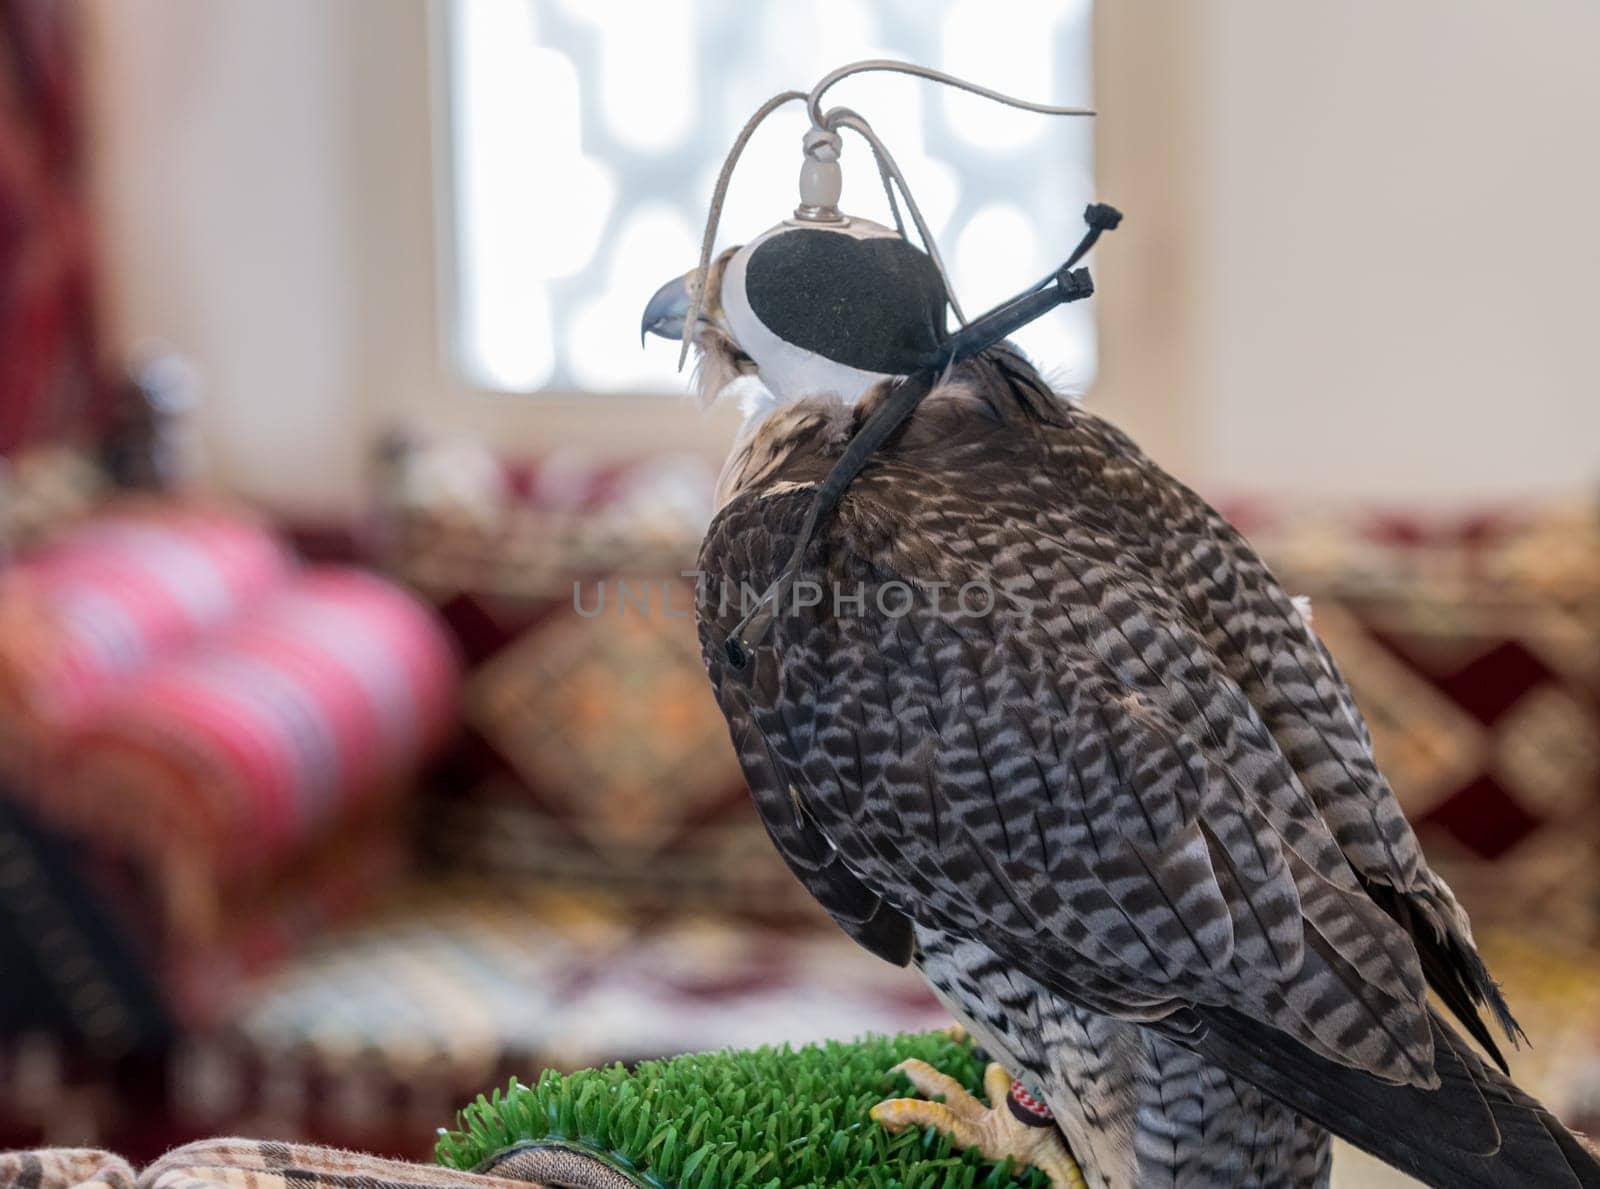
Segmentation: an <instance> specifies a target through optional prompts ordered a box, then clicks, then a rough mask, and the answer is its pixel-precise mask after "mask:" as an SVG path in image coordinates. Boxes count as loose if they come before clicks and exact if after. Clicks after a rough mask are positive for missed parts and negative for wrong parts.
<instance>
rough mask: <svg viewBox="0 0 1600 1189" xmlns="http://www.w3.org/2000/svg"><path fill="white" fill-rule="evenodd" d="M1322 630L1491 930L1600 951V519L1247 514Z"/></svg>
mask: <svg viewBox="0 0 1600 1189" xmlns="http://www.w3.org/2000/svg"><path fill="white" fill-rule="evenodd" d="M1230 511H1231V513H1232V515H1233V517H1234V519H1235V520H1236V522H1238V523H1239V524H1240V526H1241V527H1242V528H1244V529H1245V531H1246V532H1247V533H1248V534H1249V535H1250V536H1251V538H1252V540H1253V541H1254V542H1255V544H1256V545H1257V547H1258V549H1259V550H1260V552H1261V553H1262V555H1263V556H1264V557H1265V558H1266V559H1267V561H1268V562H1269V563H1270V564H1271V565H1272V566H1273V568H1274V569H1275V571H1276V572H1277V573H1278V576H1279V577H1280V578H1281V579H1282V580H1283V582H1284V584H1285V585H1286V586H1287V587H1288V588H1289V590H1290V591H1291V593H1295V594H1304V595H1309V596H1310V598H1311V603H1312V613H1313V623H1314V626H1315V627H1316V629H1317V631H1318V632H1319V633H1320V634H1321V635H1322V637H1323V639H1324V640H1325V641H1326V642H1327V644H1328V647H1329V649H1330V651H1331V652H1332V653H1333V655H1334V658H1335V659H1336V661H1337V662H1338V664H1339V666H1340V669H1341V670H1342V672H1343V673H1344V676H1345V678H1346V679H1347V680H1348V681H1349V683H1350V686H1351V688H1352V690H1353V691H1354V692H1355V695H1356V699H1357V701H1358V702H1359V703H1360V705H1361V708H1362V711H1363V713H1364V715H1365V716H1366V719H1367V721H1368V724H1369V725H1370V727H1371V729H1372V736H1373V743H1374V747H1375V749H1376V751H1377V756H1378V760H1379V763H1380V765H1381V767H1382V769H1383V771H1384V773H1385V774H1386V775H1387V776H1388V778H1389V780H1390V783H1391V784H1392V785H1393V786H1394V789H1395V792H1396V794H1397V795H1398V796H1399V797H1400V800H1401V803H1402V804H1403V805H1404V807H1405V810H1406V813H1407V815H1408V816H1409V817H1410V818H1411V820H1412V822H1413V823H1414V824H1415V826H1416V828H1417V831H1418V834H1419V835H1420V836H1421V838H1422V842H1423V845H1424V847H1425V849H1426V850H1427V853H1428V857H1429V860H1430V862H1431V863H1432V864H1433V865H1434V866H1435V867H1436V868H1438V869H1439V870H1440V871H1441V872H1442V873H1443V874H1444V875H1445V876H1446V878H1448V879H1449V880H1450V881H1451V883H1452V885H1453V886H1454V887H1455V888H1456V891H1457V892H1458V894H1459V895H1460V896H1461V898H1462V900H1463V901H1464V902H1465V903H1466V905H1467V907H1468V909H1469V910H1470V911H1471V912H1472V914H1473V917H1474V919H1475V920H1477V921H1479V922H1480V923H1485V924H1488V923H1495V922H1499V923H1505V924H1509V925H1514V926H1516V927H1524V926H1525V925H1526V924H1527V923H1528V922H1530V921H1537V922H1541V923H1543V924H1545V925H1547V926H1550V927H1552V928H1554V929H1557V930H1559V931H1561V932H1564V933H1566V934H1567V935H1569V936H1572V937H1581V938H1585V939H1588V940H1589V941H1593V942H1600V516H1597V515H1596V510H1595V509H1593V508H1590V507H1587V506H1573V507H1545V508H1502V509H1497V510H1489V511H1484V512H1476V513H1469V512H1462V511H1457V512H1455V513H1451V514H1431V515H1429V514H1421V513H1409V514H1399V513H1394V512H1389V513H1376V512H1367V513H1360V514H1347V515H1343V516H1339V515H1332V514H1329V513H1328V512H1326V511H1324V510H1315V511H1305V510H1296V509H1294V508H1282V507H1276V508H1263V507H1261V506H1259V505H1243V506H1239V507H1235V508H1233V509H1230Z"/></svg>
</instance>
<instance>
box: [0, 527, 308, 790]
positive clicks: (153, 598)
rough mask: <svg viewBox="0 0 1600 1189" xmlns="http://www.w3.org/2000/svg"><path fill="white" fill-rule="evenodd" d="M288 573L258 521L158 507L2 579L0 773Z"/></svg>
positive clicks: (60, 545) (40, 556) (60, 542)
mask: <svg viewBox="0 0 1600 1189" xmlns="http://www.w3.org/2000/svg"><path fill="white" fill-rule="evenodd" d="M290 566H291V562H290V559H289V556H288V554H287V553H286V552H285V550H284V549H283V547H282V546H281V545H280V544H279V543H278V541H277V539H276V538H275V537H273V535H272V534H271V533H270V532H268V531H267V530H266V529H264V528H263V527H261V526H259V525H257V524H256V523H254V522H253V521H250V520H246V519H243V518H240V517H238V516H234V515H231V514H227V513H222V512H217V511H212V510H208V509H201V508H192V507H173V506H170V505H162V506H160V507H156V506H148V507H138V508H128V509H124V510H122V511H116V512H111V513H108V514H105V515H103V516H99V517H96V518H95V519H94V520H91V521H87V522H85V523H83V524H81V525H79V526H77V527H76V528H74V529H72V530H70V531H69V532H68V533H66V534H65V535H64V536H62V537H60V538H58V539H57V540H56V541H55V542H53V543H52V544H50V545H49V546H47V547H45V548H44V549H42V550H40V551H38V552H37V553H34V554H32V555H29V556H26V557H24V558H22V559H20V560H18V561H17V562H15V563H14V564H12V565H10V566H8V567H5V568H4V569H0V736H6V737H7V738H8V739H9V741H10V745H9V746H7V747H4V748H3V749H0V764H3V765H4V766H5V767H6V768H8V769H12V770H13V771H15V769H17V768H18V767H20V766H21V765H22V764H24V763H26V762H29V761H32V760H36V759H37V758H38V754H37V749H38V746H39V745H40V743H41V736H42V735H44V734H47V733H50V732H56V731H60V730H62V729H64V728H66V727H69V726H71V725H72V724H73V723H75V722H77V721H79V720H81V719H82V718H83V717H84V716H85V715H87V714H89V713H90V712H92V711H93V709H94V708H95V706H96V705H97V704H98V703H99V702H100V701H101V700H102V699H104V698H105V697H106V696H108V695H109V694H110V693H111V692H112V691H113V690H114V689H115V688H116V686H117V684H118V682H119V681H121V680H122V679H124V678H126V677H127V676H129V675H130V674H133V673H137V672H139V671H141V670H142V669H143V668H144V667H145V666H147V665H148V664H149V663H150V662H151V661H152V660H153V659H154V658H156V657H158V656H161V655H163V654H165V653H168V652H171V651H172V650H174V649H177V648H181V647H184V646H186V645H188V644H190V643H192V642H193V641H195V640H197V639H199V638H200V637H201V636H203V635H205V634H206V633H208V632H211V631H214V630H216V629H217V628H219V627H221V626H222V625H225V624H227V623H228V622H230V621H232V620H233V619H235V618H236V617H237V616H238V615H239V614H240V612H241V611H242V610H243V608H244V607H246V606H247V605H248V604H249V603H251V602H252V601H253V600H255V599H256V598H258V597H260V596H261V595H262V594H263V593H265V592H266V591H269V590H271V589H273V588H274V587H276V586H278V585H280V584H281V583H283V582H284V581H285V580H286V578H287V576H288V574H289V572H290ZM17 774H20V773H17Z"/></svg>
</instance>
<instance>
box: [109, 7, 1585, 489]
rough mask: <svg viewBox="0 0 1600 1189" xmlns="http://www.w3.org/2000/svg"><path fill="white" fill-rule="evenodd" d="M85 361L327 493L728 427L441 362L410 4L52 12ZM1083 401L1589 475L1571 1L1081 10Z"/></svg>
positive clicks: (1136, 416) (1408, 480)
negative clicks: (175, 403) (530, 451)
mask: <svg viewBox="0 0 1600 1189" xmlns="http://www.w3.org/2000/svg"><path fill="white" fill-rule="evenodd" d="M80 2H81V3H82V5H83V7H84V9H85V12H86V15H87V16H88V18H89V21H88V24H89V27H90V31H91V34H92V49H93V62H94V65H95V72H94V79H95V102H94V104H93V109H92V116H93V121H92V129H93V131H94V134H95V137H96V145H97V149H98V151H97V154H96V158H95V160H96V165H97V169H96V175H97V193H98V196H99V199H98V205H99V208H100V212H101V215H102V225H103V228H104V237H105V247H106V250H107V255H108V261H109V264H110V267H109V268H108V270H107V274H106V277H107V280H106V288H107V294H108V297H109V299H110V305H111V315H112V319H111V322H112V327H113V332H114V336H115V338H116V339H117V340H118V341H119V342H120V343H123V344H127V343H131V342H133V341H135V340H137V339H140V338H143V337H146V336H157V337H161V338H164V339H167V340H169V341H171V342H173V343H174V344H176V345H177V346H179V347H180V348H182V349H184V350H185V351H187V352H189V353H190V354H192V355H193V356H194V357H195V358H196V359H197V360H198V362H199V363H200V365H201V367H202V369H203V371H204V373H205V374H206V376H207V379H208V384H209V389H210V393H211V398H210V401H209V403H208V405H207V409H206V414H205V430H206V438H207V442H208V444H209V447H210V452H211V456H212V459H213V462H214V469H215V471H216V473H217V475H218V478H219V479H220V480H221V481H222V482H223V483H224V484H225V485H226V486H229V487H231V488H233V489H236V490H240V491H243V492H245V493H246V494H249V495H252V496H256V497H259V498H264V499H267V500H270V501H272V502H274V503H277V504H280V505H291V506H300V507H306V508H324V507H329V506H339V505H343V506H353V504H354V502H355V501H356V500H357V499H359V494H360V491H361V483H362V479H361V460H362V448H363V444H364V442H366V441H367V440H368V439H369V438H370V435H371V434H372V433H373V432H375V430H376V429H377V428H378V427H379V426H381V425H382V424H385V423H386V422H387V421H388V420H389V419H391V418H392V417H394V416H400V417H404V418H405V419H407V420H408V421H411V422H414V423H420V424H423V425H432V426H447V425H458V426H461V427H463V428H466V429H470V430H471V431H473V432H475V433H479V434H481V435H483V436H485V437H488V438H491V439H493V440H496V441H501V442H507V443H516V444H518V445H523V446H527V445H538V444H540V443H549V442H554V441H579V442H583V441H587V442H589V443H591V444H593V445H595V446H597V447H600V446H605V445H609V444H614V443H617V442H621V443H623V444H624V445H625V446H626V445H630V444H631V445H632V446H634V447H635V448H641V449H642V448H648V447H650V446H653V445H656V444H669V445H678V446H688V447H693V448H696V449H701V450H705V451H707V452H715V451H716V450H717V449H719V448H720V443H721V442H722V441H723V440H725V437H726V434H727V432H728V424H727V421H726V419H725V418H722V419H717V418H713V419H711V420H709V421H707V420H703V419H697V418H696V417H695V416H694V415H693V414H691V413H688V412H687V411H686V410H684V409H682V408H680V407H675V406H669V407H662V406H661V405H660V404H659V403H657V404H656V405H653V406H652V405H649V404H648V403H640V402H631V403H625V404H620V405H619V404H608V405H607V407H606V413H605V415H603V416H598V417H597V416H595V415H594V414H593V413H592V412H591V410H589V409H588V408H585V407H582V406H575V405H573V404H572V403H571V402H565V403H563V402H559V401H557V402H541V401H537V400H527V401H524V400H518V399H511V400H507V399H505V398H485V397H475V396H473V395H471V394H468V393H465V392H462V391H461V390H460V389H459V388H458V387H457V386H456V385H455V384H454V382H453V380H452V379H451V378H450V376H449V374H448V369H445V368H443V367H442V366H441V365H440V357H439V351H438V342H439V335H438V329H437V327H438V304H437V280H438V270H437V268H436V262H435V250H436V244H435V241H434V226H435V223H434V210H433V201H434V193H433V188H432V187H433V176H432V155H431V145H430V141H429V120H430V114H431V108H430V97H429V94H428V82H427V55H426V50H427V35H428V24H427V18H426V13H425V9H424V6H423V5H421V4H420V3H416V2H413V0H338V2H337V3H330V2H328V0H80ZM1096 12H1097V16H1096V23H1097V33H1098V39H1099V45H1098V48H1097V63H1096V69H1097V73H1098V79H1097V91H1098V103H1099V106H1100V108H1101V111H1102V113H1103V116H1102V120H1101V125H1100V147H1099V168H1100V175H1101V179H1102V187H1103V192H1104V194H1105V196H1106V198H1108V199H1109V200H1111V201H1113V202H1116V203H1118V204H1119V205H1121V206H1122V207H1123V208H1124V209H1125V210H1126V211H1127V212H1128V215H1129V222H1128V224H1126V225H1125V228H1124V229H1123V230H1121V231H1119V232H1118V233H1117V235H1116V236H1114V237H1112V239H1111V240H1110V241H1108V243H1107V247H1106V248H1105V249H1104V250H1103V252H1102V254H1101V260H1100V263H1099V265H1098V268H1097V271H1098V273H1099V280H1100V284H1101V289H1102V297H1101V298H1100V301H1101V317H1102V324H1103V338H1104V341H1103V345H1102V368H1103V371H1102V376H1103V380H1102V383H1101V384H1100V385H1099V387H1098V389H1097V391H1096V392H1095V393H1094V394H1093V396H1092V400H1093V401H1094V402H1095V403H1096V404H1097V405H1098V406H1099V407H1101V408H1104V409H1106V410H1107V411H1108V412H1110V413H1111V414H1112V415H1113V416H1115V417H1117V418H1118V419H1120V420H1123V421H1125V422H1126V423H1127V424H1128V425H1129V426H1130V427H1131V428H1133V429H1134V430H1135V432H1136V434H1137V435H1138V436H1139V437H1140V438H1141V439H1142V440H1144V441H1146V442H1147V444H1148V445H1149V446H1150V448H1151V449H1152V450H1153V452H1155V453H1156V454H1157V455H1158V456H1159V457H1161V458H1163V459H1164V460H1167V461H1168V462H1169V463H1171V465H1173V466H1174V467H1176V468H1177V469H1179V470H1180V471H1182V472H1183V473H1184V474H1185V475H1186V476H1188V477H1191V478H1193V479H1196V480H1198V481H1200V482H1201V483H1204V484H1206V485H1208V486H1216V487H1222V486H1226V487H1231V488H1237V487H1251V488H1266V489H1268V490H1275V491H1304V492H1309V493H1314V494H1331V495H1352V496H1368V497H1378V498H1425V499H1434V500H1444V499H1453V498H1459V497H1464V496H1474V497H1476V496H1484V497H1496V496H1504V495H1518V494H1524V493H1541V492H1562V493H1565V492H1569V491H1571V490H1573V489H1575V488H1582V487H1587V486H1590V485H1592V484H1593V483H1594V481H1595V480H1596V478H1597V477H1600V476H1597V472H1600V384H1597V383H1596V382H1595V379H1594V368H1593V365H1592V363H1591V360H1590V358H1589V350H1588V348H1589V347H1590V345H1591V340H1593V339H1595V338H1597V337H1600V335H1597V334H1596V332H1595V329H1594V328H1595V327H1596V326H1597V324H1600V319H1597V318H1596V315H1597V314H1600V302H1597V301H1596V299H1595V297H1594V285H1595V283H1596V278H1597V277H1600V220H1597V218H1596V215H1595V212H1596V211H1600V154H1597V152H1596V145H1600V116H1597V113H1600V71H1597V70H1595V69H1594V68H1593V66H1592V64H1591V61H1590V59H1591V58H1592V53H1593V50H1594V47H1595V46H1597V45H1600V5H1595V4H1593V3H1590V2H1588V0H1529V2H1527V3H1520V4H1509V3H1503V2H1500V0H1405V2H1403V3H1393V2H1385V0H1340V2H1339V3H1337V4H1319V3H1313V2H1312V0H1288V2H1285V0H1205V2H1193V3H1191V2H1190V0H1182V2H1180V0H1101V3H1100V4H1099V5H1098V6H1097V10H1096Z"/></svg>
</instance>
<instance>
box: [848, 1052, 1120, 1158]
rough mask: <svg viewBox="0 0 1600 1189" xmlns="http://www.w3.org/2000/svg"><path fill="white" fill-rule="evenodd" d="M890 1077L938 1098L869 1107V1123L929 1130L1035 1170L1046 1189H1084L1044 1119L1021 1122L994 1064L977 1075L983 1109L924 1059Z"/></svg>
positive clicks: (1008, 1080)
mask: <svg viewBox="0 0 1600 1189" xmlns="http://www.w3.org/2000/svg"><path fill="white" fill-rule="evenodd" d="M890 1072H891V1073H903V1074H905V1075H906V1078H907V1080H909V1081H910V1082H911V1084H912V1085H913V1086H915V1087H916V1088H917V1089H918V1090H919V1091H920V1092H921V1093H923V1094H927V1095H930V1096H934V1095H936V1096H938V1097H940V1098H943V1099H944V1101H943V1102H929V1101H927V1100H926V1099H922V1098H890V1099H887V1100H885V1101H883V1102H880V1103H878V1105H877V1106H875V1107H873V1108H872V1111H871V1115H872V1119H873V1121H874V1122H876V1123H878V1124H880V1125H881V1126H883V1127H885V1128H887V1129H888V1130H890V1131H903V1130H905V1129H906V1128H907V1127H932V1128H934V1129H935V1130H936V1131H939V1132H942V1133H943V1134H945V1135H948V1136H949V1137H950V1142H951V1143H953V1144H954V1145H955V1146H956V1147H958V1148H976V1149H977V1150H978V1151H979V1152H980V1153H982V1154H983V1155H984V1156H985V1157H986V1158H988V1159H990V1160H996V1161H998V1160H1004V1159H1006V1157H1008V1156H1009V1157H1010V1158H1011V1163H1012V1166H1013V1167H1016V1168H1036V1169H1038V1170H1039V1171H1040V1172H1042V1173H1044V1174H1045V1176H1047V1177H1049V1178H1050V1185H1051V1189H1088V1186H1087V1184H1086V1183H1085V1182H1084V1179H1083V1171H1082V1170H1081V1169H1079V1167H1078V1162H1077V1161H1076V1160H1074V1159H1073V1158H1072V1153H1071V1152H1069V1151H1068V1150H1067V1142H1066V1140H1065V1139H1063V1138H1062V1136H1061V1132H1060V1130H1059V1129H1057V1128H1056V1126H1055V1125H1054V1124H1053V1123H1050V1122H1049V1121H1048V1117H1046V1118H1045V1120H1044V1121H1043V1122H1034V1121H1029V1122H1024V1121H1023V1120H1022V1119H1021V1118H1019V1117H1018V1115H1017V1112H1016V1111H1014V1110H1013V1109H1012V1107H1011V1104H1010V1101H1009V1099H1010V1097H1011V1089H1012V1085H1013V1080H1012V1077H1011V1075H1010V1074H1009V1073H1007V1072H1006V1071H1005V1070H1004V1069H1003V1068H1002V1067H1001V1066H1000V1065H999V1064H998V1063H991V1064H990V1066H989V1068H988V1069H986V1070H985V1071H984V1074H983V1092H984V1094H985V1095H986V1096H987V1097H988V1099H989V1105H987V1106H985V1105H984V1104H983V1103H981V1102H979V1101H978V1100H977V1099H976V1098H974V1097H973V1096H972V1095H971V1094H968V1093H967V1089H966V1087H965V1086H963V1085H962V1084H961V1083H960V1082H958V1081H956V1080H955V1078H953V1077H950V1076H949V1075H947V1074H943V1073H940V1072H939V1071H938V1070H937V1069H935V1068H934V1067H933V1066H931V1065H929V1064H928V1063H927V1062H926V1061H918V1060H917V1059H916V1058H914V1057H913V1058H912V1059H911V1060H909V1061H902V1062H901V1063H900V1064H899V1065H896V1066H895V1067H894V1068H893V1069H892V1070H890Z"/></svg>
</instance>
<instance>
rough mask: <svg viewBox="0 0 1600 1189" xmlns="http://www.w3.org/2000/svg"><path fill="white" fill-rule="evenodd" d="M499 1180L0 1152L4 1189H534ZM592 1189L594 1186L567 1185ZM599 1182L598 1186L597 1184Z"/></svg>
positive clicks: (189, 1149) (210, 1148)
mask: <svg viewBox="0 0 1600 1189" xmlns="http://www.w3.org/2000/svg"><path fill="white" fill-rule="evenodd" d="M501 1171H502V1175H499V1176H484V1175H481V1174H476V1173H464V1172H456V1171H454V1170H451V1169H446V1168H441V1167H439V1166H438V1165H427V1164H410V1163H407V1162H406V1161H403V1160H385V1159H383V1158H382V1157H380V1156H368V1155H364V1154H362V1153H359V1152H345V1151H340V1150H339V1149H337V1148H318V1147H312V1146H311V1145H308V1144H286V1143H279V1142H276V1141H273V1140H254V1139H210V1140H203V1141H201V1142H199V1143H193V1144H187V1145H185V1146H184V1147H181V1148H177V1149H174V1150H173V1151H171V1152H168V1153H167V1154H166V1155H165V1156H163V1157H162V1158H161V1159H160V1160H157V1161H156V1162H155V1163H154V1164H152V1165H150V1167H148V1168H146V1169H145V1170H144V1172H143V1173H139V1174H136V1173H135V1172H134V1170H133V1167H132V1166H131V1165H130V1164H129V1163H128V1162H127V1161H126V1160H124V1159H122V1157H120V1156H114V1155H112V1154H111V1153H109V1152H100V1151H96V1150H93V1149H84V1148H42V1149H39V1150H37V1151H32V1152H5V1153H0V1189H353V1187H359V1189H528V1187H529V1186H530V1185H531V1186H534V1187H535V1189H537V1187H538V1186H539V1185H541V1184H542V1183H543V1182H540V1181H536V1180H533V1179H532V1178H531V1177H527V1176H519V1175H517V1174H518V1173H519V1172H520V1171H521V1168H520V1166H518V1165H517V1164H516V1163H515V1162H511V1163H509V1164H508V1165H507V1167H506V1168H505V1169H503V1170H501ZM564 1183H565V1184H567V1185H569V1186H571V1187H572V1189H585V1186H587V1185H588V1184H590V1183H591V1182H585V1181H571V1180H568V1181H566V1182H564ZM593 1183H594V1184H599V1182H593Z"/></svg>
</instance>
